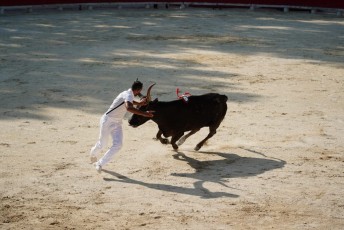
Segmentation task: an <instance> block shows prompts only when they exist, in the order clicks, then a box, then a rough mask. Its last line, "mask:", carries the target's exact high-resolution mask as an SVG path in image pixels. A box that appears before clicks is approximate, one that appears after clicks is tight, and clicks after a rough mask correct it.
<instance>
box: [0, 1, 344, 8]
mask: <svg viewBox="0 0 344 230" xmlns="http://www.w3.org/2000/svg"><path fill="white" fill-rule="evenodd" d="M111 2H112V3H116V2H178V0H177V1H176V0H166V1H162V0H158V1H154V0H153V1H152V0H117V1H116V0H101V1H97V0H0V6H23V5H49V4H78V3H111ZM180 2H182V1H180ZM184 2H188V3H192V2H195V3H227V4H256V5H259V4H261V5H283V6H288V5H289V6H306V7H323V8H340V9H344V1H343V0H332V1H331V0H327V1H325V0H188V1H184Z"/></svg>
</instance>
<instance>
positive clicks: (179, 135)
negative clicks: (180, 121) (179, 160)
mask: <svg viewBox="0 0 344 230" xmlns="http://www.w3.org/2000/svg"><path fill="white" fill-rule="evenodd" d="M183 135H184V132H181V133H177V134H176V135H174V136H172V138H171V145H172V147H173V149H174V150H177V149H178V145H177V144H176V141H178V140H179V138H181V137H182V136H183Z"/></svg>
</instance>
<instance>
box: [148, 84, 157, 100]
mask: <svg viewBox="0 0 344 230" xmlns="http://www.w3.org/2000/svg"><path fill="white" fill-rule="evenodd" d="M155 84H156V83H153V84H151V85H150V86H149V87H148V89H147V96H146V98H147V102H150V101H151V100H152V97H151V94H150V92H151V89H152V88H153V86H154V85H155Z"/></svg>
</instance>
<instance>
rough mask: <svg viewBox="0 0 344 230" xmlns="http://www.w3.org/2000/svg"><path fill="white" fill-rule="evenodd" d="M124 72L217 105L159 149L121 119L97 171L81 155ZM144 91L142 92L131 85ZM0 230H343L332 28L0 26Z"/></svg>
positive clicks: (168, 93) (164, 90) (4, 22)
mask: <svg viewBox="0 0 344 230" xmlns="http://www.w3.org/2000/svg"><path fill="white" fill-rule="evenodd" d="M137 77H138V78H139V79H140V80H141V81H142V82H144V84H145V86H146V87H147V85H148V84H150V83H151V82H156V83H157V85H156V86H155V87H154V88H153V92H152V94H153V97H158V98H159V99H160V100H174V99H176V95H175V90H176V88H177V87H179V88H180V89H181V90H182V91H183V92H184V91H189V92H190V93H191V94H194V95H196V94H202V93H207V92H219V93H223V94H226V95H227V96H228V97H229V101H228V107H229V110H228V112H227V115H226V118H225V120H224V121H223V123H222V125H221V126H220V128H219V129H218V132H217V134H216V135H215V136H214V137H213V138H212V139H210V140H209V141H208V143H207V145H206V146H204V147H203V148H202V149H201V151H199V152H195V151H193V148H194V146H195V145H196V144H197V143H198V142H199V141H200V140H201V139H203V138H204V137H205V136H206V135H207V129H202V130H201V131H200V132H199V133H197V134H196V135H194V136H193V137H191V138H190V139H188V140H187V141H186V142H185V144H184V145H182V146H180V149H179V152H178V153H177V152H174V151H173V150H172V147H171V146H170V145H167V146H165V145H162V144H161V143H159V142H157V141H155V140H153V139H152V138H153V137H154V136H155V134H156V132H157V126H156V125H155V123H153V122H149V123H147V124H145V125H143V126H141V127H139V128H137V129H133V128H131V127H129V126H128V124H127V121H124V123H123V128H124V138H125V142H124V146H123V149H122V150H121V151H120V152H119V153H118V154H117V155H116V156H115V158H114V159H113V161H112V162H111V163H110V164H108V165H107V166H106V167H105V168H104V171H103V172H102V173H101V174H98V173H97V172H96V170H95V168H94V166H93V165H92V164H90V163H89V150H90V148H91V147H92V146H93V145H94V143H95V142H96V140H97V138H98V132H99V126H98V124H99V119H100V117H101V115H102V113H104V112H105V111H106V110H107V108H108V106H109V105H110V104H111V102H112V100H113V98H114V96H116V95H117V94H118V93H119V92H121V91H122V90H124V89H127V88H129V87H130V85H131V84H132V82H133V81H134V80H135V79H136V78H137ZM145 90H146V88H145V89H144V91H145ZM0 105H1V106H0V127H1V130H0V164H1V167H0V199H1V202H0V228H1V229H159V230H170V229H194V230H199V229H272V228H273V229H343V228H344V178H343V177H344V20H343V18H340V17H337V16H336V15H326V14H308V13H305V12H290V13H287V14H285V13H283V12H278V11H272V10H258V11H255V12H251V11H249V10H244V9H242V10H240V9H228V10H211V9H208V10H207V9H185V10H115V9H112V10H111V9H104V10H93V11H63V12H59V11H51V12H48V11H42V12H33V13H30V14H28V13H19V14H16V13H11V14H4V15H1V16H0Z"/></svg>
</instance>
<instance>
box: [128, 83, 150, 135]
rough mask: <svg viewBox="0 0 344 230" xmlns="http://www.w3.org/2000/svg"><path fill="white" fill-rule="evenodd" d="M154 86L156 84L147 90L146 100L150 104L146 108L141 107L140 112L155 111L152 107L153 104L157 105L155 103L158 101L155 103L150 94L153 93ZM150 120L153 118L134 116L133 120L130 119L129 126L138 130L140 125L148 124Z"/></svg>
mask: <svg viewBox="0 0 344 230" xmlns="http://www.w3.org/2000/svg"><path fill="white" fill-rule="evenodd" d="M154 85H155V83H154V84H152V85H150V86H149V87H148V90H147V95H146V100H147V103H148V104H147V105H145V106H141V107H140V108H139V110H141V111H149V110H153V109H152V106H153V104H155V102H156V101H157V99H155V100H154V101H152V97H151V94H150V92H151V89H152V88H153V86H154ZM150 119H151V118H149V117H144V116H140V115H137V114H133V115H132V116H131V118H130V119H129V125H130V126H132V127H135V128H136V127H137V126H140V125H142V124H144V123H146V122H147V121H148V120H150Z"/></svg>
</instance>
